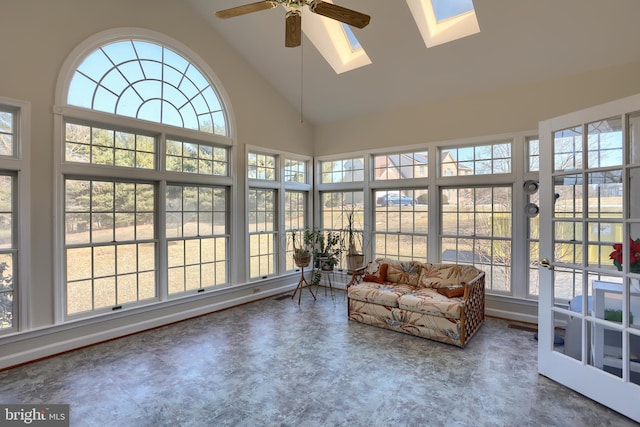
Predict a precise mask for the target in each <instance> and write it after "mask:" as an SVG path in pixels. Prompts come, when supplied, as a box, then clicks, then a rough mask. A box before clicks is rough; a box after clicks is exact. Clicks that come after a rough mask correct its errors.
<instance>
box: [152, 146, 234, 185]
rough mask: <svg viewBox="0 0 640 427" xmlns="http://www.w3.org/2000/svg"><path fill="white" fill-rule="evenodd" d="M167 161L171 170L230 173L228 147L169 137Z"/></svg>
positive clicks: (219, 174) (204, 173)
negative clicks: (176, 139)
mask: <svg viewBox="0 0 640 427" xmlns="http://www.w3.org/2000/svg"><path fill="white" fill-rule="evenodd" d="M165 163H166V166H165V167H166V169H167V170H168V171H171V172H184V173H196V174H201V175H218V176H228V175H229V159H228V150H227V148H226V147H216V146H211V145H210V144H201V143H197V142H184V141H175V140H173V139H168V140H167V150H166V157H165Z"/></svg>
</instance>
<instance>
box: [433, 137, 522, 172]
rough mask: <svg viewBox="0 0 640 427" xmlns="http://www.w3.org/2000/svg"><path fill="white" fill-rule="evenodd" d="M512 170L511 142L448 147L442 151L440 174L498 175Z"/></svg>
mask: <svg viewBox="0 0 640 427" xmlns="http://www.w3.org/2000/svg"><path fill="white" fill-rule="evenodd" d="M510 172H511V143H510V142H504V143H496V144H489V145H474V146H469V147H458V148H447V149H443V150H442V151H441V161H440V174H441V175H440V176H466V175H496V174H501V173H510Z"/></svg>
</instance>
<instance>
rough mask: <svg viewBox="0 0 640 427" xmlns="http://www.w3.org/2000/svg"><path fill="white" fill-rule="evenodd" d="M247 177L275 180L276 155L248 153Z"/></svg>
mask: <svg viewBox="0 0 640 427" xmlns="http://www.w3.org/2000/svg"><path fill="white" fill-rule="evenodd" d="M248 172H249V173H248V176H249V179H262V180H265V181H275V180H276V157H275V156H272V155H268V154H258V153H249V158H248Z"/></svg>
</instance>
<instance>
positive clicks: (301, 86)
mask: <svg viewBox="0 0 640 427" xmlns="http://www.w3.org/2000/svg"><path fill="white" fill-rule="evenodd" d="M303 93H304V43H303V42H302V37H301V38H300V123H304V115H303V113H302V105H303V104H302V101H303Z"/></svg>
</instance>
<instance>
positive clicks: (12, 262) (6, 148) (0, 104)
mask: <svg viewBox="0 0 640 427" xmlns="http://www.w3.org/2000/svg"><path fill="white" fill-rule="evenodd" d="M30 116H31V108H30V105H29V103H27V102H22V101H17V100H13V99H8V98H1V97H0V333H11V332H15V331H19V330H21V328H23V327H24V325H25V323H26V321H25V318H26V317H28V309H29V307H28V305H27V301H28V299H29V288H28V287H27V286H26V285H28V283H29V269H28V263H30V262H31V260H30V259H28V258H29V257H26V256H20V254H22V253H23V252H24V250H25V248H28V245H29V240H30V236H29V234H28V230H29V228H28V221H29V217H30V213H29V203H28V197H26V195H28V194H29V192H30V191H29V168H28V164H29V145H30V144H29V131H30ZM23 195H24V196H25V197H21V196H23ZM27 253H28V252H27Z"/></svg>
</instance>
